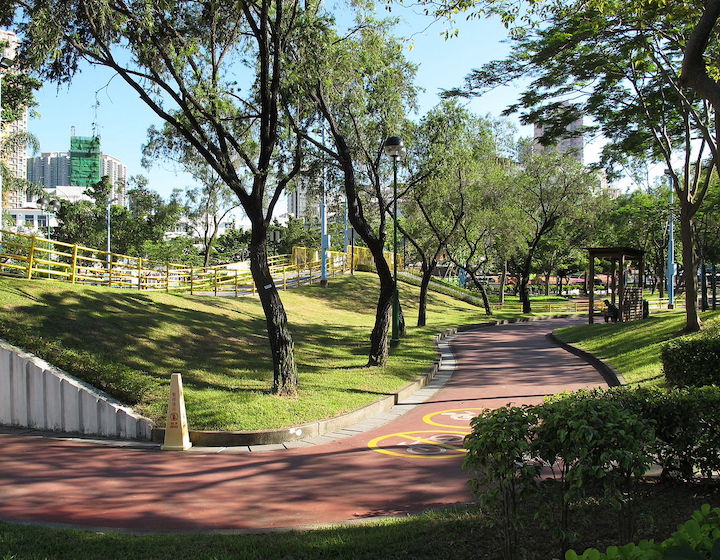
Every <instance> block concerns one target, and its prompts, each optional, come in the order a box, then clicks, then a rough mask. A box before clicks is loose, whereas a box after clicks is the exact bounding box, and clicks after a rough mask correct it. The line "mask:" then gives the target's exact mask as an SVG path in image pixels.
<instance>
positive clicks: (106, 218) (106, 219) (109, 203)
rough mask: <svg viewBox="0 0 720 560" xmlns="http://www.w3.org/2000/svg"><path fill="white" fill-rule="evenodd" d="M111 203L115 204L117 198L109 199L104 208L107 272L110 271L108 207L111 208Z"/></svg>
mask: <svg viewBox="0 0 720 560" xmlns="http://www.w3.org/2000/svg"><path fill="white" fill-rule="evenodd" d="M113 202H117V198H110V199H108V201H107V205H106V207H105V221H106V223H107V262H108V270H109V269H110V207H111V206H112V203H113Z"/></svg>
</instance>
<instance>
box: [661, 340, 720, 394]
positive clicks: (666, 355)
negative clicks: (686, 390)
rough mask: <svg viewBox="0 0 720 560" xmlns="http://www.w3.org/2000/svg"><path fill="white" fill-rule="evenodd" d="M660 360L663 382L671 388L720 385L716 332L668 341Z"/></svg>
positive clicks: (719, 361) (719, 351)
mask: <svg viewBox="0 0 720 560" xmlns="http://www.w3.org/2000/svg"><path fill="white" fill-rule="evenodd" d="M660 359H661V361H662V366H663V373H664V374H665V379H666V380H667V382H668V384H670V385H672V386H674V387H691V386H694V387H701V386H703V385H720V328H718V327H714V328H710V329H707V330H705V331H702V332H699V333H695V334H691V335H687V336H681V337H678V338H675V339H673V340H670V341H669V342H667V343H665V345H663V347H662V350H661V352H660Z"/></svg>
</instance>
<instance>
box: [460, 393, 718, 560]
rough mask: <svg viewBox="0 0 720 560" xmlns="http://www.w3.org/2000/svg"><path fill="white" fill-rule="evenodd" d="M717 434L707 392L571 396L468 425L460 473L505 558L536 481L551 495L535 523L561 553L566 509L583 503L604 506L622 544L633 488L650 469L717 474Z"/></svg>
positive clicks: (568, 528)
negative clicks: (553, 486) (491, 516)
mask: <svg viewBox="0 0 720 560" xmlns="http://www.w3.org/2000/svg"><path fill="white" fill-rule="evenodd" d="M719 424H720V388H717V387H704V388H686V389H675V390H671V391H665V390H661V389H628V388H627V387H622V388H617V389H610V390H603V389H596V390H592V391H578V392H576V393H569V394H564V395H558V396H555V397H552V398H550V399H548V401H547V402H546V403H545V404H543V405H539V406H531V407H528V406H523V407H505V408H501V409H498V410H492V411H486V412H485V413H483V414H482V415H480V416H479V417H478V418H476V419H475V420H474V421H473V422H472V428H473V433H472V434H471V435H469V436H468V437H467V438H466V447H467V449H468V455H467V458H466V461H465V466H466V467H469V468H473V469H475V470H476V471H477V474H476V476H475V478H473V480H471V481H470V485H471V487H473V488H474V489H476V490H482V493H480V495H479V497H480V501H481V502H482V503H483V504H484V505H486V506H488V507H489V508H491V509H492V511H494V512H495V517H496V519H497V520H498V522H499V523H500V524H501V526H502V528H503V532H504V534H505V535H507V537H506V538H505V539H504V540H505V543H504V547H505V549H506V550H507V551H508V552H507V554H505V557H508V558H512V557H513V554H516V553H517V550H516V548H517V546H516V541H515V540H514V539H515V532H516V530H517V523H518V515H519V513H520V512H519V511H518V507H517V503H522V502H519V500H521V499H522V496H523V495H526V494H528V490H530V489H532V488H533V487H534V485H535V484H536V483H538V482H539V481H540V479H541V478H544V479H548V478H550V479H552V480H554V481H555V482H557V483H558V485H559V492H558V493H557V497H556V498H553V499H546V500H543V505H541V506H540V507H539V508H538V510H537V515H538V517H541V518H543V519H544V520H545V521H546V522H547V526H548V528H549V529H552V530H553V531H554V532H555V533H556V534H555V535H554V536H555V537H556V538H557V539H558V542H559V546H560V547H561V548H562V549H563V550H565V549H566V548H567V546H568V545H569V543H570V542H571V541H572V540H573V537H574V533H573V526H572V525H573V524H572V520H573V517H572V515H571V513H572V511H573V508H575V507H576V506H577V504H579V503H580V502H581V501H583V500H587V499H590V498H593V499H599V500H602V501H604V502H608V503H610V504H611V505H612V506H613V508H614V509H615V510H616V512H617V513H618V523H619V525H618V527H619V533H620V535H621V538H622V540H625V541H627V540H630V539H631V538H632V536H633V533H634V530H635V523H636V521H637V516H636V514H635V508H636V503H635V502H636V499H635V496H636V487H637V483H638V481H639V480H640V479H641V477H642V476H643V475H644V474H645V473H646V472H647V470H648V468H649V467H650V465H652V464H659V465H660V466H662V467H663V474H664V476H665V477H671V476H679V477H680V478H683V479H685V480H690V479H693V478H694V475H695V474H696V473H697V472H700V473H701V474H704V475H705V476H706V477H707V476H709V475H710V473H711V472H712V471H717V470H720V430H718V429H717V426H718V425H719ZM541 467H542V470H541ZM541 473H542V477H541V476H540V475H541ZM488 489H489V491H488ZM549 495H550V494H548V496H549ZM588 558H590V557H588Z"/></svg>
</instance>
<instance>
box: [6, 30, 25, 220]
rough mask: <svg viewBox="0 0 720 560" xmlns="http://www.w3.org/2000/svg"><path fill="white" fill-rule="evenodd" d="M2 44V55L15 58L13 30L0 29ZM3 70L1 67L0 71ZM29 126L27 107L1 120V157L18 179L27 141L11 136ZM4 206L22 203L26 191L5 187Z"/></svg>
mask: <svg viewBox="0 0 720 560" xmlns="http://www.w3.org/2000/svg"><path fill="white" fill-rule="evenodd" d="M0 44H3V45H4V48H3V49H0V56H2V57H4V58H8V59H11V60H12V59H14V58H15V53H16V51H17V47H18V38H17V35H15V33H13V32H12V31H6V30H4V29H0ZM2 72H3V70H2V69H0V73H2ZM27 127H28V111H27V109H25V110H24V111H23V112H22V114H21V116H20V118H19V119H18V120H16V121H13V122H1V121H0V142H1V143H2V149H1V150H0V159H2V161H3V163H4V164H5V165H6V166H7V167H8V169H9V170H10V174H11V175H12V176H13V177H16V178H17V179H25V173H26V172H25V160H26V158H27V148H26V142H24V141H22V140H18V141H16V142H13V141H12V140H11V138H12V137H13V136H15V135H17V134H18V133H22V132H27ZM2 194H3V196H2V198H3V204H2V207H10V206H15V205H17V204H20V203H21V201H22V199H23V198H24V192H22V191H17V190H15V189H7V188H6V189H3V191H2Z"/></svg>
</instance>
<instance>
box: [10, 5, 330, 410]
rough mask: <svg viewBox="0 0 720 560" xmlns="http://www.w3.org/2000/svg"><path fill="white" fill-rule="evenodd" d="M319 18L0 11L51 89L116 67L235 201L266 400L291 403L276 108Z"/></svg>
mask: <svg viewBox="0 0 720 560" xmlns="http://www.w3.org/2000/svg"><path fill="white" fill-rule="evenodd" d="M317 16H318V3H316V2H309V3H305V2H299V1H298V0H248V1H246V2H240V3H237V2H219V1H217V0H200V1H189V0H170V1H168V2H163V3H156V2H144V1H140V0H99V1H93V2H90V1H89V0H62V1H60V2H49V1H47V0H30V1H27V2H25V1H23V2H20V1H17V0H11V1H8V2H5V3H4V4H3V5H2V7H1V8H0V21H2V23H4V24H14V25H15V27H17V28H18V29H19V30H20V32H21V36H22V37H23V44H22V48H21V59H22V64H23V65H24V67H28V68H32V69H37V70H38V72H39V74H40V76H41V77H42V78H45V79H49V80H52V81H56V82H64V81H67V80H70V79H71V78H72V77H73V75H74V74H75V73H76V72H77V71H78V69H79V67H80V63H81V61H88V62H90V63H92V64H99V65H102V66H106V67H108V68H110V69H112V70H114V71H115V72H116V73H117V75H118V77H119V78H120V79H122V80H123V81H124V82H126V83H127V84H128V85H129V86H130V88H131V89H133V90H134V91H135V92H136V93H137V95H138V96H139V97H140V99H141V100H142V101H143V102H144V103H145V104H146V105H147V106H148V107H149V108H150V109H151V110H152V111H153V112H154V113H155V114H156V115H157V116H158V117H160V118H161V119H162V120H163V121H165V122H167V123H168V124H169V125H170V126H172V127H174V128H175V130H177V133H178V135H179V137H182V138H183V139H184V141H185V142H187V143H188V144H190V145H192V146H193V147H194V148H195V150H197V152H198V154H200V156H201V157H202V158H203V159H204V160H205V161H206V162H207V164H208V165H209V166H210V168H211V169H212V170H213V171H214V172H215V173H217V174H218V176H220V177H221V178H222V180H223V181H224V182H225V184H226V185H227V186H228V187H229V188H230V189H231V190H232V191H233V192H234V193H235V194H236V195H237V197H238V198H239V200H240V203H241V204H242V206H243V209H244V211H245V214H246V215H247V217H248V219H249V220H250V223H251V231H252V238H251V241H250V248H249V252H250V269H251V272H252V276H253V280H254V282H255V285H256V286H257V288H258V293H259V296H260V301H261V304H262V307H263V311H264V313H265V317H266V324H267V331H268V338H269V343H270V349H271V353H272V359H273V387H272V391H273V393H275V394H279V395H288V396H289V395H294V394H296V392H297V369H296V365H295V359H294V354H293V342H292V337H291V335H290V332H289V329H288V325H287V315H286V313H285V309H284V307H283V305H282V302H281V300H280V297H279V294H278V290H277V288H276V287H275V285H274V282H273V279H272V276H271V275H270V270H269V266H268V261H267V230H268V227H269V225H270V221H271V217H272V214H273V211H274V209H275V205H276V203H277V201H278V200H279V198H280V195H281V194H282V191H283V189H284V188H285V186H286V185H287V183H288V182H289V181H290V180H292V178H293V176H294V175H295V174H296V173H297V172H298V171H299V169H300V142H299V139H298V138H297V137H296V136H295V135H291V134H285V133H284V132H283V129H284V115H283V108H282V104H281V100H282V99H285V100H286V101H287V103H288V104H291V103H292V92H291V91H289V90H288V89H287V88H286V87H285V86H286V83H287V79H288V76H291V75H292V70H291V68H290V67H289V66H288V65H287V63H286V62H287V59H288V57H289V56H290V55H291V54H292V53H294V52H298V51H300V50H302V49H303V46H304V45H305V44H306V43H307V42H308V41H310V40H313V39H314V36H315V34H316V32H317V30H318V28H319V27H322V26H323V25H325V23H324V22H323V21H320V19H319V18H318V17H317ZM50 21H51V22H53V23H52V25H48V23H47V22H50ZM238 76H241V77H242V80H243V81H242V82H241V83H238V82H237V80H238ZM246 176H249V177H250V180H248V181H246V180H245V177H246ZM266 194H268V195H269V196H268V197H267V200H266Z"/></svg>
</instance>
